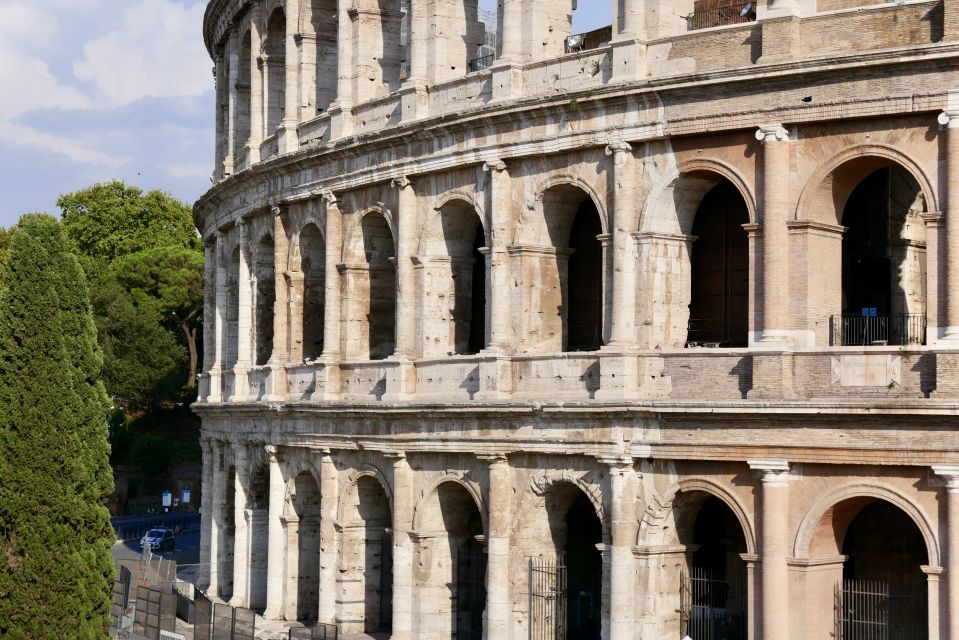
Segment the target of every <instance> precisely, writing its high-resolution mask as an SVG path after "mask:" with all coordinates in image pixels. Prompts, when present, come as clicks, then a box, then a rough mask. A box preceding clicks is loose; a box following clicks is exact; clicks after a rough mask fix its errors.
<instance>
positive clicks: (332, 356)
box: [323, 191, 343, 361]
mask: <svg viewBox="0 0 959 640" xmlns="http://www.w3.org/2000/svg"><path fill="white" fill-rule="evenodd" d="M323 202H324V204H325V206H326V227H325V230H326V233H325V234H324V235H325V236H326V237H325V238H324V240H325V242H326V280H325V282H324V287H325V290H324V307H323V360H324V361H337V360H339V359H340V275H339V272H338V270H337V268H336V266H337V265H338V264H339V263H340V255H341V253H340V252H341V248H342V246H343V214H341V213H340V207H339V205H338V204H337V202H336V196H335V195H334V194H333V192H332V191H324V192H323Z"/></svg>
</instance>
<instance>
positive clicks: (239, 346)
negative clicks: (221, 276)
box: [233, 217, 253, 400]
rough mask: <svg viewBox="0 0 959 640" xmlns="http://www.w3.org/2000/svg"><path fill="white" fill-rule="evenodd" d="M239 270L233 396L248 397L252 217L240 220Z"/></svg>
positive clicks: (251, 292) (251, 333)
mask: <svg viewBox="0 0 959 640" xmlns="http://www.w3.org/2000/svg"><path fill="white" fill-rule="evenodd" d="M239 231H240V272H239V273H238V274H237V277H236V289H237V298H238V299H237V307H236V309H237V314H236V364H235V365H234V366H233V397H234V399H236V400H242V399H245V398H247V397H248V396H249V392H250V382H249V378H248V376H249V373H250V366H251V365H252V361H251V360H252V356H251V353H252V351H253V288H252V284H251V282H250V255H251V251H250V219H249V218H246V217H245V218H241V219H240V228H239Z"/></svg>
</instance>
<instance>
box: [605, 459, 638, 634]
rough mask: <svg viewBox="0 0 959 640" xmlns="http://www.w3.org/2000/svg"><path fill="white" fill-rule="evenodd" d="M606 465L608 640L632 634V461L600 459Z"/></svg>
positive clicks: (633, 514) (633, 519)
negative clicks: (608, 537)
mask: <svg viewBox="0 0 959 640" xmlns="http://www.w3.org/2000/svg"><path fill="white" fill-rule="evenodd" d="M601 462H605V463H606V464H607V465H609V504H610V534H611V535H610V539H611V541H612V545H611V548H610V549H609V560H610V564H609V619H610V630H609V640H629V639H630V638H632V637H633V624H634V621H633V602H632V595H633V587H634V586H635V585H634V584H633V540H634V538H635V536H634V529H635V526H634V522H635V520H636V516H635V513H634V508H633V500H634V497H633V486H632V485H633V482H632V479H633V476H634V471H633V463H632V460H630V459H629V458H628V457H627V458H623V459H620V458H611V459H603V460H601Z"/></svg>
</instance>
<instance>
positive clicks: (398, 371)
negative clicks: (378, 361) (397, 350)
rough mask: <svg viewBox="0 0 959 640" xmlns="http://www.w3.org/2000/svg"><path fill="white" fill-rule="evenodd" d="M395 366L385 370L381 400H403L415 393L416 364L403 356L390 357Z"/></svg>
mask: <svg viewBox="0 0 959 640" xmlns="http://www.w3.org/2000/svg"><path fill="white" fill-rule="evenodd" d="M391 360H392V361H393V363H394V364H395V366H393V367H390V368H389V369H387V370H386V393H384V394H383V402H403V401H406V400H409V399H410V398H411V397H412V396H413V395H414V394H415V393H416V365H414V364H413V361H412V360H408V359H407V358H405V357H404V356H394V357H393V358H391Z"/></svg>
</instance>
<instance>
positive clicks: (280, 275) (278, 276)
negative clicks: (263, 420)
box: [267, 206, 290, 399]
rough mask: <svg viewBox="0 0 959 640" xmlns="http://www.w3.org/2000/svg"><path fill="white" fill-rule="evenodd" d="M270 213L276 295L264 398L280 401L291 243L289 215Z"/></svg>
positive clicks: (287, 354) (287, 356) (286, 338)
mask: <svg viewBox="0 0 959 640" xmlns="http://www.w3.org/2000/svg"><path fill="white" fill-rule="evenodd" d="M271 211H272V212H273V284H274V286H275V292H276V295H275V301H274V303H273V353H272V354H270V362H269V365H270V378H269V383H268V389H267V397H268V398H271V399H279V398H282V397H283V396H284V395H285V394H286V365H287V363H288V362H289V361H290V349H289V344H290V336H289V328H290V321H289V317H288V311H289V285H288V284H287V278H286V273H287V263H288V260H289V255H290V242H289V239H288V238H287V235H286V217H287V215H288V211H287V210H286V209H285V208H280V207H276V206H274V207H272V208H271Z"/></svg>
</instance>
